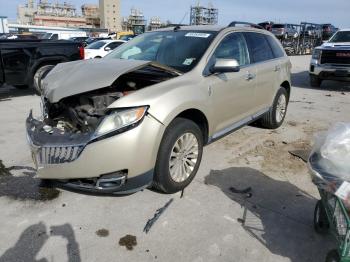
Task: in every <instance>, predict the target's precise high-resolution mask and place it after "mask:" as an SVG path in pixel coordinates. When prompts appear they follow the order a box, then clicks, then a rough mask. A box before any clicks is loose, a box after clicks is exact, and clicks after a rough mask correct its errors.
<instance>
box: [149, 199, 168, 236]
mask: <svg viewBox="0 0 350 262" xmlns="http://www.w3.org/2000/svg"><path fill="white" fill-rule="evenodd" d="M173 201H174V199H173V198H172V199H170V200H169V201H168V202H167V203H166V204H165V205H164V206H163V207H161V208H159V209H158V210H157V211H156V213H155V214H154V216H153V218H151V219H149V220H148V221H147V223H146V225H145V227H144V228H143V232H145V233H146V234H147V233H148V232H149V231H150V229H151V227H152V226H153V224H154V223H155V222H156V221H157V220H158V218H159V217H160V216H161V215H162V214H163V212H164V211H165V210H166V209H167V208H168V207H169V206H170V204H171V203H172V202H173Z"/></svg>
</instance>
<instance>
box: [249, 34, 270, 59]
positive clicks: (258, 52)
mask: <svg viewBox="0 0 350 262" xmlns="http://www.w3.org/2000/svg"><path fill="white" fill-rule="evenodd" d="M244 35H245V37H246V40H247V44H248V48H249V53H250V57H251V61H253V62H254V63H259V62H263V61H267V60H271V59H274V58H275V56H274V54H273V52H272V49H271V47H270V44H269V42H268V41H267V39H266V37H265V35H264V34H260V33H250V32H249V33H244Z"/></svg>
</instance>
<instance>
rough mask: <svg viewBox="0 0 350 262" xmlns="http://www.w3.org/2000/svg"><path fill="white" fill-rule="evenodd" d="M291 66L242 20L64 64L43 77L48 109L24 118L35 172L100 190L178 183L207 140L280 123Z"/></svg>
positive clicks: (156, 35) (178, 186)
mask: <svg viewBox="0 0 350 262" xmlns="http://www.w3.org/2000/svg"><path fill="white" fill-rule="evenodd" d="M290 69H291V63H290V61H289V58H288V57H287V56H286V54H285V52H284V50H283V48H282V47H281V45H280V44H279V42H278V40H276V38H275V37H274V36H273V35H272V34H270V33H269V32H267V31H264V30H260V29H254V28H249V27H241V28H239V27H234V26H229V27H226V28H218V27H212V26H197V27H181V28H180V27H175V28H167V29H162V30H159V31H153V32H149V33H145V34H142V35H140V36H138V37H136V38H134V39H133V40H131V41H130V42H128V43H125V44H124V45H122V46H120V47H119V48H117V49H116V50H114V51H113V52H112V53H110V54H109V55H107V56H106V57H105V58H102V59H93V60H89V61H78V62H69V63H64V64H59V65H57V66H56V67H55V68H53V69H52V71H51V72H50V73H48V74H47V76H46V77H45V78H44V79H42V81H41V86H42V105H43V114H42V116H41V117H40V118H38V119H36V118H34V117H33V115H32V113H31V114H30V115H29V117H28V119H27V122H26V124H27V135H28V140H29V142H30V145H31V150H32V155H33V159H34V161H35V164H36V166H37V176H38V177H39V178H41V179H50V180H54V181H57V182H58V183H61V184H63V185H65V186H66V187H70V188H75V189H81V190H89V191H97V192H108V193H121V192H122V193H130V192H134V191H137V190H140V189H142V188H145V187H147V186H151V185H152V186H153V187H155V188H157V189H158V190H161V191H163V192H166V193H173V192H177V191H180V190H182V189H183V188H185V187H186V186H187V185H188V184H189V183H190V182H191V181H192V180H193V178H194V176H195V175H196V173H197V170H198V168H199V165H200V162H201V158H202V152H203V146H204V145H206V144H209V143H211V142H213V141H215V140H217V139H219V138H221V137H223V136H225V135H226V134H229V133H230V132H232V131H234V130H237V129H238V128H240V127H242V126H244V125H246V124H248V123H251V122H257V123H258V124H260V125H261V126H262V127H265V128H278V127H279V126H280V125H281V124H282V122H283V120H284V118H285V115H286V111H287V105H288V100H289V96H290V87H291V85H290Z"/></svg>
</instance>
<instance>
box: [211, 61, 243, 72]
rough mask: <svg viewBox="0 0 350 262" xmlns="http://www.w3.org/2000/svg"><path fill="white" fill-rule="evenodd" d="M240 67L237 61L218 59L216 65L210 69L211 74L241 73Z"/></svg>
mask: <svg viewBox="0 0 350 262" xmlns="http://www.w3.org/2000/svg"><path fill="white" fill-rule="evenodd" d="M239 70H240V66H239V63H238V61H237V60H236V59H222V58H219V59H216V61H215V64H214V65H213V66H212V67H211V68H210V72H211V73H213V74H214V73H230V72H239Z"/></svg>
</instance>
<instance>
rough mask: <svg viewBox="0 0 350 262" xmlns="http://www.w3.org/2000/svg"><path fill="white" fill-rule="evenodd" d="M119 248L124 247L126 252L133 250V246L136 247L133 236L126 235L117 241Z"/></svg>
mask: <svg viewBox="0 0 350 262" xmlns="http://www.w3.org/2000/svg"><path fill="white" fill-rule="evenodd" d="M119 245H120V246H125V247H126V249H127V250H133V249H134V246H137V240H136V237H135V236H132V235H126V236H125V237H122V238H121V239H120V240H119Z"/></svg>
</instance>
